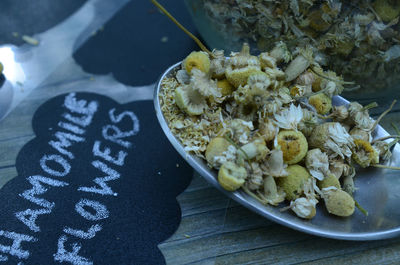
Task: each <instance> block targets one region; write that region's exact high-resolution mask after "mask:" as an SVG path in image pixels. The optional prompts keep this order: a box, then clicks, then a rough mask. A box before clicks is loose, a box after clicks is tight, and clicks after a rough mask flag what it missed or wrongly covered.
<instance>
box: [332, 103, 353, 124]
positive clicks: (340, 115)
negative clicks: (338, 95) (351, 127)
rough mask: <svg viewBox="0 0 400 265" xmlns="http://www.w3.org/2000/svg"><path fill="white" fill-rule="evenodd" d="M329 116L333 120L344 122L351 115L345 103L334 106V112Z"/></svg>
mask: <svg viewBox="0 0 400 265" xmlns="http://www.w3.org/2000/svg"><path fill="white" fill-rule="evenodd" d="M329 116H330V117H331V118H332V119H333V121H336V122H343V121H344V120H346V119H347V118H348V117H349V111H348V110H347V107H346V106H344V105H340V106H333V107H332V113H331V114H330V115H329Z"/></svg>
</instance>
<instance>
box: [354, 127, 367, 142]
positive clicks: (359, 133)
mask: <svg viewBox="0 0 400 265" xmlns="http://www.w3.org/2000/svg"><path fill="white" fill-rule="evenodd" d="M349 134H350V135H351V137H353V139H361V140H364V141H367V142H371V140H372V136H371V132H370V131H364V130H362V129H360V128H357V127H354V128H353V129H351V130H350V132H349Z"/></svg>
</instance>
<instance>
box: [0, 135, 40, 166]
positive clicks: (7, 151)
mask: <svg viewBox="0 0 400 265" xmlns="http://www.w3.org/2000/svg"><path fill="white" fill-rule="evenodd" d="M33 137H34V134H28V135H23V136H20V137H12V138H10V139H5V140H2V141H1V143H0V144H1V150H0V167H4V166H10V165H14V164H15V159H16V158H17V155H18V153H19V151H20V150H21V148H22V147H23V146H24V145H25V144H26V143H27V142H28V141H29V140H31V139H33Z"/></svg>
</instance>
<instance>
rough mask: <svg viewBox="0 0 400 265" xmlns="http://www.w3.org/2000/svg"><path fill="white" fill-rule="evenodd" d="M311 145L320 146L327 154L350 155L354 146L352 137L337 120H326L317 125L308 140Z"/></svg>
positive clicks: (333, 155)
mask: <svg viewBox="0 0 400 265" xmlns="http://www.w3.org/2000/svg"><path fill="white" fill-rule="evenodd" d="M308 143H309V145H310V146H311V147H317V148H320V149H321V150H322V151H325V152H327V153H328V155H329V156H332V157H335V156H340V157H342V158H344V157H350V156H351V155H352V151H351V148H352V147H353V146H354V142H353V138H352V137H351V135H350V134H348V132H347V131H346V129H345V128H344V127H343V126H342V125H341V124H340V123H338V122H326V123H322V124H319V125H317V126H316V127H315V128H314V130H313V132H312V134H311V136H310V138H309V141H308Z"/></svg>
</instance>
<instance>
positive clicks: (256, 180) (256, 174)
mask: <svg viewBox="0 0 400 265" xmlns="http://www.w3.org/2000/svg"><path fill="white" fill-rule="evenodd" d="M249 171H250V172H251V174H250V175H249V176H248V178H247V180H246V185H247V187H248V188H249V189H250V190H258V189H259V188H260V187H261V186H262V185H263V183H264V179H263V172H262V170H261V168H260V166H259V164H258V163H251V167H250V168H249Z"/></svg>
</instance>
